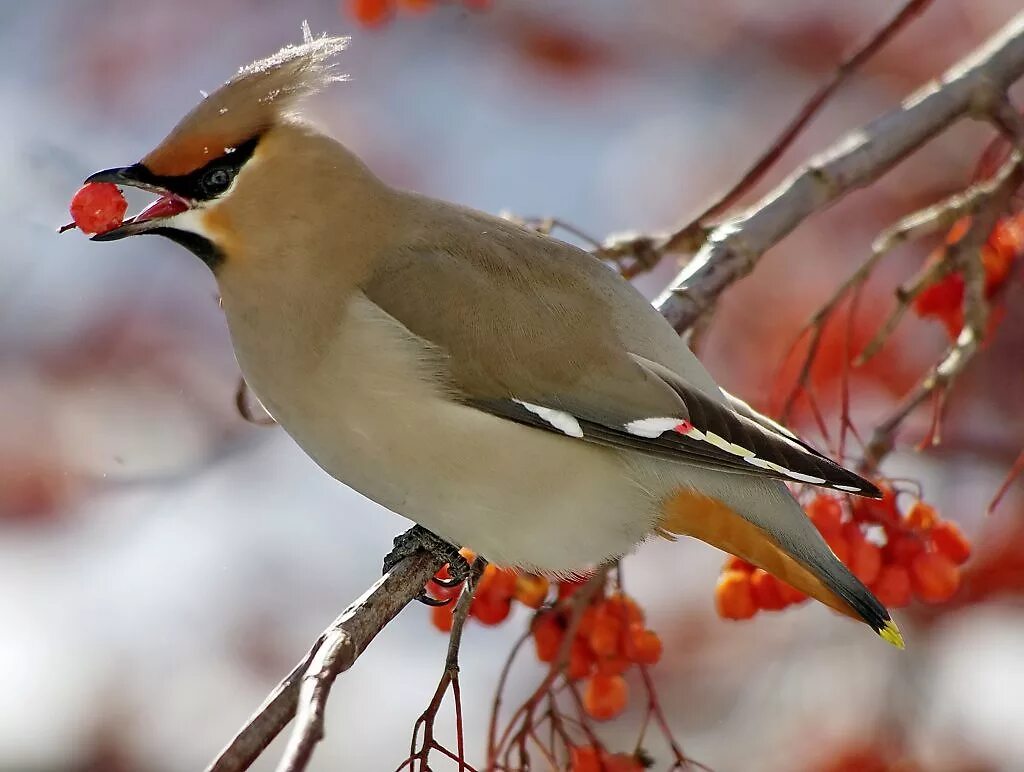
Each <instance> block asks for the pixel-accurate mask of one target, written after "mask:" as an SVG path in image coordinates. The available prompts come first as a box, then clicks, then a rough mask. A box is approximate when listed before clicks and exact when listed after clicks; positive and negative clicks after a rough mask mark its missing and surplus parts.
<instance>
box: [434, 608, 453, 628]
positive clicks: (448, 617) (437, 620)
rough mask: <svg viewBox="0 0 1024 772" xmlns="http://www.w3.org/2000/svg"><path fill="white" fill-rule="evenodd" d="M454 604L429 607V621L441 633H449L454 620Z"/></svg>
mask: <svg viewBox="0 0 1024 772" xmlns="http://www.w3.org/2000/svg"><path fill="white" fill-rule="evenodd" d="M454 614H455V604H454V603H449V604H447V605H444V606H434V607H432V608H431V609H430V621H431V623H432V624H433V625H434V627H436V628H437V629H438V630H440V631H441V632H442V633H450V632H451V631H452V625H453V624H454V621H455V617H454Z"/></svg>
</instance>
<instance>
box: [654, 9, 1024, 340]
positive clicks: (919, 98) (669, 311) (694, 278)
mask: <svg viewBox="0 0 1024 772" xmlns="http://www.w3.org/2000/svg"><path fill="white" fill-rule="evenodd" d="M1022 75H1024V13H1021V14H1019V15H1018V16H1016V17H1015V18H1014V19H1013V20H1011V21H1010V22H1009V23H1008V24H1007V25H1006V26H1005V27H1003V28H1002V29H1001V30H1000V31H999V32H997V33H996V34H995V35H994V36H993V37H992V38H991V39H989V41H988V42H986V43H985V44H984V45H982V46H981V47H980V48H978V49H977V50H976V51H975V52H974V53H973V54H971V55H970V56H969V57H967V58H966V59H965V60H963V61H962V62H961V63H959V64H957V65H956V66H955V67H954V68H953V69H952V70H950V71H949V72H948V73H947V74H946V75H945V76H944V77H943V78H941V79H940V80H939V81H936V82H934V83H931V84H929V85H928V86H926V87H925V88H924V89H922V90H920V91H919V92H917V93H916V94H913V95H911V96H910V97H909V98H908V99H907V100H906V101H905V102H904V103H903V104H902V105H901V106H900V107H898V108H897V109H895V110H893V111H891V112H889V113H886V114H885V115H882V116H881V117H879V118H876V119H875V120H874V121H872V122H871V123H869V124H868V125H867V126H864V127H863V128H861V129H858V130H856V131H853V132H851V133H849V134H847V135H846V137H844V138H843V139H842V140H840V141H839V142H837V143H836V144H835V145H834V146H833V147H832V148H830V149H829V150H826V151H825V152H824V153H822V154H821V155H819V156H817V157H815V158H813V159H811V161H810V162H808V163H807V164H806V165H805V166H804V167H803V168H802V169H800V170H799V171H798V172H797V173H796V174H794V175H793V176H792V177H790V178H789V179H787V180H786V181H785V182H783V183H782V184H781V185H779V186H778V187H777V188H776V189H775V190H773V191H771V192H770V193H769V194H768V195H767V196H765V197H764V198H763V199H762V200H761V201H760V202H759V203H758V204H756V205H755V206H754V207H753V208H751V209H750V210H748V211H747V212H745V213H743V214H741V215H739V216H738V217H736V218H734V219H732V220H729V221H727V222H725V223H723V224H722V225H720V226H718V227H717V228H716V229H715V230H714V231H713V232H712V233H711V235H710V236H709V237H708V241H707V243H706V244H705V245H704V246H703V247H702V248H701V249H700V251H699V252H698V253H697V254H696V255H695V256H694V258H693V260H691V261H690V262H689V263H688V264H687V265H686V267H684V268H683V270H682V271H681V272H680V273H679V275H678V276H677V277H676V279H675V281H674V282H673V283H672V286H671V287H670V288H669V289H668V290H666V291H665V292H664V293H663V294H662V295H661V296H660V297H659V298H658V299H657V300H656V301H655V303H656V305H657V306H658V309H659V310H660V311H661V312H662V313H663V314H664V315H665V317H666V318H667V319H668V320H669V322H671V324H672V326H673V327H675V329H676V330H678V331H680V332H682V331H684V330H686V329H687V328H688V327H689V326H690V325H691V324H693V322H694V321H695V320H696V319H697V317H698V316H700V315H701V313H703V312H704V311H705V310H706V309H708V308H710V307H711V306H712V305H713V304H714V302H715V301H716V300H717V299H718V297H719V295H721V294H722V292H723V291H724V290H725V289H726V288H727V287H728V286H730V285H731V284H732V283H733V282H735V281H737V280H738V279H741V278H742V277H744V276H746V275H747V274H749V273H750V272H751V271H752V270H753V269H754V266H755V265H757V261H758V260H759V259H760V257H761V255H762V254H764V252H765V251H767V250H768V249H770V248H771V247H773V246H774V245H775V244H777V243H778V242H779V241H781V240H782V239H783V238H784V237H785V236H787V235H788V234H789V233H790V232H791V231H792V230H793V229H794V228H796V227H797V226H798V225H799V224H800V223H802V222H803V221H804V220H806V219H807V218H808V217H810V216H811V215H812V214H814V213H816V212H818V211H820V210H822V209H824V208H826V207H827V206H829V205H830V204H832V203H834V202H835V201H836V200H838V199H839V198H841V197H842V196H844V195H846V194H847V193H849V192H851V191H853V190H856V189H858V188H861V187H864V186H866V185H869V184H870V183H872V182H874V181H875V180H876V179H878V178H879V177H880V176H882V175H883V174H884V173H885V172H887V171H888V170H889V169H891V168H892V167H893V166H895V165H896V164H897V163H898V162H899V161H901V160H903V159H904V158H906V157H907V156H908V155H910V154H911V153H913V152H914V151H915V150H917V149H918V148H920V147H921V146H922V145H923V144H924V143H925V142H927V141H928V140H930V139H931V138H932V137H934V136H935V135H936V134H939V133H940V132H942V131H943V130H945V129H946V128H947V127H949V126H951V125H952V124H954V123H956V122H957V121H958V120H959V119H961V118H963V117H965V116H970V117H985V118H988V117H989V116H990V115H992V114H993V112H994V111H995V110H998V109H999V106H1000V105H1001V104H1002V103H1003V98H1004V94H1005V92H1006V89H1007V88H1008V87H1009V86H1010V85H1012V84H1013V83H1014V82H1015V81H1017V80H1018V79H1019V78H1020V77H1021V76H1022Z"/></svg>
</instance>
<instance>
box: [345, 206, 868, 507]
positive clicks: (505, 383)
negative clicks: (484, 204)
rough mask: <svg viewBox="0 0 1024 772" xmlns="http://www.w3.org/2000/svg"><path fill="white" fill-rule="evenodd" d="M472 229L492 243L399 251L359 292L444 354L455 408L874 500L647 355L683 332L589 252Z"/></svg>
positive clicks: (762, 423)
mask: <svg viewBox="0 0 1024 772" xmlns="http://www.w3.org/2000/svg"><path fill="white" fill-rule="evenodd" d="M466 216H467V217H469V216H471V215H470V214H467V215H466ZM472 216H476V215H475V213H472ZM455 225H456V226H458V225H461V223H456V224H455ZM472 227H473V229H474V232H475V233H476V234H481V230H480V228H482V227H483V228H485V229H486V230H485V231H484V232H483V233H482V235H483V236H484V238H482V239H481V238H477V239H470V238H461V239H460V238H458V230H459V228H457V227H453V228H452V230H447V231H446V229H444V228H438V229H437V230H435V231H433V232H432V233H431V234H430V235H425V236H424V237H423V239H422V241H419V242H414V243H412V244H410V245H408V246H407V247H406V248H402V249H396V250H393V251H392V252H390V253H389V254H388V255H387V256H386V257H383V258H381V259H380V260H379V262H378V265H377V266H376V270H375V272H374V275H373V276H372V277H371V278H370V279H369V280H368V281H367V282H366V283H365V285H364V286H363V291H364V292H365V293H366V295H367V297H368V298H369V299H370V300H371V301H373V302H374V303H376V304H377V305H378V306H380V308H381V309H382V310H384V311H385V312H386V313H388V314H389V315H391V316H392V317H394V318H395V319H396V320H398V321H399V322H401V323H402V324H403V325H404V326H405V327H406V328H407V329H408V330H409V331H410V332H411V333H412V334H413V335H415V336H417V337H419V338H421V339H423V340H424V341H425V342H426V343H427V344H429V346H430V348H431V350H432V351H435V352H439V353H440V355H441V360H442V362H443V369H444V370H445V373H444V375H445V377H446V378H447V379H448V381H449V386H450V387H451V390H452V393H453V394H454V395H455V396H456V398H457V399H460V400H461V401H463V402H464V403H466V404H468V405H471V406H473V407H475V408H477V409H479V410H483V411H486V412H488V413H491V414H493V415H497V416H500V417H502V418H505V419H507V420H511V421H517V422H519V423H523V424H528V425H530V426H534V427H537V428H538V429H543V430H545V431H550V432H558V433H561V434H563V435H565V436H568V437H573V438H576V439H579V440H582V441H589V442H594V443H598V444H602V445H606V446H611V447H615V448H620V449H628V450H631V451H636V452H640V453H643V454H647V455H651V456H657V457H661V458H665V459H671V460H675V461H679V462H682V463H688V464H695V465H700V466H704V467H710V468H714V469H719V470H723V471H730V472H739V473H745V474H753V475H763V476H768V477H775V478H779V479H783V480H795V481H800V482H805V483H810V484H813V485H822V486H826V487H832V488H835V489H838V490H842V491H847V492H850V493H858V494H862V495H867V496H877V495H879V494H878V490H877V489H876V488H875V487H874V486H873V485H872V484H871V483H869V482H868V481H866V480H864V479H862V478H861V477H859V476H858V475H856V474H854V473H853V472H850V471H848V470H846V469H844V468H843V467H842V466H840V465H838V464H836V463H835V462H834V461H832V460H830V459H829V458H827V457H825V456H823V455H821V454H820V453H818V452H817V451H815V450H814V449H813V448H811V447H810V446H808V445H806V444H805V443H803V442H801V441H800V440H798V439H797V438H795V437H794V436H793V435H792V434H790V433H789V432H788V431H786V430H785V429H783V428H782V427H781V426H779V425H778V424H776V423H774V422H773V421H771V420H770V419H768V418H767V417H765V416H761V415H760V414H758V413H756V412H755V411H753V410H752V409H751V408H750V407H749V406H747V405H746V404H745V403H743V402H741V401H739V400H735V399H734V398H730V397H728V396H726V395H724V394H723V393H722V392H721V391H720V390H718V389H717V387H714V391H711V390H709V389H708V388H706V387H705V388H701V387H699V386H697V385H695V383H694V382H693V381H692V380H690V379H688V378H687V377H686V373H685V372H679V370H680V369H682V368H680V366H679V362H678V361H677V362H675V363H673V364H675V368H673V367H669V366H668V365H667V364H666V363H663V362H658V361H655V360H654V359H652V358H649V357H650V356H651V355H652V352H658V351H659V350H660V349H659V346H657V345H654V344H653V343H652V342H651V340H652V339H654V338H656V337H658V336H660V335H663V334H664V331H663V330H657V331H656V332H657V335H655V331H654V330H651V331H650V333H649V334H648V332H647V330H645V328H649V327H651V326H652V325H663V326H664V328H665V329H667V330H668V332H669V333H672V335H673V336H674V332H673V331H672V330H671V327H670V326H669V325H668V324H667V322H665V321H664V320H663V319H662V318H661V316H660V315H658V314H657V312H656V311H654V309H652V308H651V307H650V304H649V303H647V301H646V300H644V298H643V297H642V296H641V295H640V294H639V293H638V292H636V290H634V289H633V288H632V287H631V286H630V285H629V284H628V283H627V282H625V281H623V280H622V279H621V278H619V277H618V276H616V275H615V274H613V273H612V272H611V271H609V270H608V269H607V267H605V266H604V265H602V264H601V263H600V262H599V261H597V260H596V259H594V258H593V257H592V256H590V255H588V254H587V253H585V252H582V251H581V250H578V249H576V248H574V247H571V246H569V245H566V244H563V243H562V242H558V241H555V240H553V239H547V238H544V237H541V236H539V235H536V234H533V233H531V232H528V231H526V230H524V229H521V228H519V227H518V226H515V225H511V224H509V223H505V222H504V221H501V220H494V219H491V218H486V219H484V218H483V217H482V216H480V219H479V220H473V221H472ZM437 233H441V234H442V235H441V236H437V235H436V234H437ZM468 245H477V246H476V247H475V248H474V247H472V246H468ZM441 298H444V299H445V300H441ZM623 314H626V315H632V318H627V319H623ZM638 319H640V320H641V322H639V323H638V321H637V320H638ZM631 344H637V345H636V346H633V345H631ZM681 345H682V344H680V346H681ZM636 348H643V349H644V351H643V352H638V351H636V350H635V349H636ZM687 353H689V352H687ZM691 356H692V355H691ZM679 361H685V360H679ZM695 375H696V376H698V377H697V378H696V379H695V380H698V381H699V380H701V378H700V376H702V375H703V378H704V379H705V380H706V379H707V376H706V374H705V373H704V371H703V369H700V371H699V372H697V373H695Z"/></svg>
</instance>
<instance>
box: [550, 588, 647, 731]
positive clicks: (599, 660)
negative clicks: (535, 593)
mask: <svg viewBox="0 0 1024 772" xmlns="http://www.w3.org/2000/svg"><path fill="white" fill-rule="evenodd" d="M576 586H577V585H575V584H573V583H565V582H563V583H561V585H560V586H559V594H560V595H561V596H562V597H563V599H564V598H565V597H567V596H569V595H571V593H572V591H573V590H574V589H575V588H576ZM570 608H571V607H570V604H568V603H557V604H555V605H554V606H553V607H551V608H547V609H542V610H541V611H540V612H539V613H538V614H537V615H536V617H535V618H534V620H533V625H532V626H531V632H532V634H533V643H534V647H535V648H536V651H537V659H539V660H540V661H541V662H554V661H555V658H556V657H557V656H558V652H559V651H560V650H561V647H562V642H563V641H564V639H565V635H566V630H567V628H568V625H569V615H570ZM661 651H662V645H661V639H660V638H659V637H658V635H657V633H655V632H654V631H653V630H648V629H647V627H646V626H645V625H644V613H643V610H641V608H640V606H638V605H637V603H636V601H634V600H633V599H632V598H630V597H629V596H628V595H626V594H625V593H622V592H614V593H611V594H607V595H602V596H601V597H599V598H597V599H596V600H595V601H594V602H593V603H591V605H590V606H588V607H587V609H586V610H585V611H584V612H583V616H582V618H581V619H580V624H579V626H578V628H577V629H576V634H575V636H574V637H573V639H572V642H571V644H570V649H569V667H568V672H567V675H568V677H569V678H570V679H571V680H573V681H578V680H582V679H586V685H585V687H584V690H583V708H584V710H586V712H587V714H588V715H589V716H590V717H591V718H594V719H597V720H599V721H606V720H608V719H610V718H614V717H615V716H617V715H618V714H619V713H621V712H622V711H623V710H624V709H625V707H626V703H627V701H628V698H629V686H628V685H627V684H626V679H625V678H624V677H623V674H624V673H625V672H626V671H627V670H628V669H629V668H630V666H631V665H654V664H656V663H657V662H658V660H660V659H661Z"/></svg>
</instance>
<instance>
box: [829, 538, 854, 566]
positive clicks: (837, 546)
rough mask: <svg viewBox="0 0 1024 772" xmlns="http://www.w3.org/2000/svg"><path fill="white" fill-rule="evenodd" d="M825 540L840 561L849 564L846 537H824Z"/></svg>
mask: <svg viewBox="0 0 1024 772" xmlns="http://www.w3.org/2000/svg"><path fill="white" fill-rule="evenodd" d="M825 541H826V542H828V546H829V547H831V548H832V551H833V552H834V553H835V554H836V557H837V558H839V561H840V562H841V563H845V564H846V565H850V542H849V541H847V539H846V537H844V536H842V535H840V536H835V537H833V538H831V539H825Z"/></svg>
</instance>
